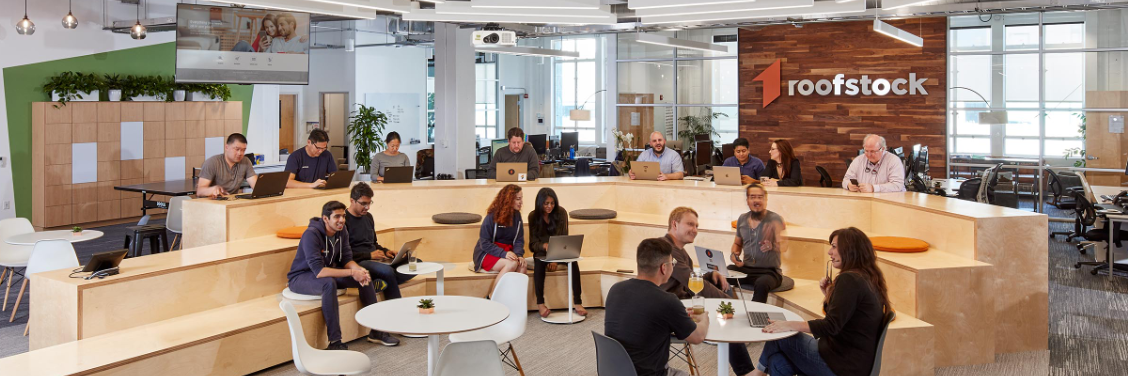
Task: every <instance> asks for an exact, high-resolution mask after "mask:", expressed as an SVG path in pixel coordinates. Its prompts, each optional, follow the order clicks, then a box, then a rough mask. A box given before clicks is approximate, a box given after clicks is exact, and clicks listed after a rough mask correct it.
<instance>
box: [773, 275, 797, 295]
mask: <svg viewBox="0 0 1128 376" xmlns="http://www.w3.org/2000/svg"><path fill="white" fill-rule="evenodd" d="M793 288H795V280H794V279H791V277H788V276H783V281H782V282H780V283H779V287H776V288H774V289H772V292H784V291H790V290H791V289H793Z"/></svg>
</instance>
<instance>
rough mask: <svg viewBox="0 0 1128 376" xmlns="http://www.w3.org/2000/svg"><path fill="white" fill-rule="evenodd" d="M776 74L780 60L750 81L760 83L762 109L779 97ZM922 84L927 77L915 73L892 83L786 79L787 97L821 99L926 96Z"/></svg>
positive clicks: (837, 77)
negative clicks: (920, 76) (824, 97)
mask: <svg viewBox="0 0 1128 376" xmlns="http://www.w3.org/2000/svg"><path fill="white" fill-rule="evenodd" d="M779 71H780V60H776V61H775V62H774V63H772V65H770V66H768V69H765V70H764V71H763V72H760V74H759V75H758V76H756V78H753V79H752V81H760V82H763V83H764V107H765V108H766V107H768V105H769V104H771V103H772V102H775V100H776V99H777V98H779V96H780V83H781V82H782V80H781V79H780V74H779ZM926 81H928V79H927V78H917V75H916V73H909V77H908V78H896V79H893V80H892V81H890V80H889V79H885V78H878V79H870V77H869V75H865V74H863V75H862V77H861V78H846V75H845V74H841V73H839V74H837V75H835V76H834V78H833V79H829V80H828V79H822V80H818V81H811V80H789V81H787V96H795V93H796V92H798V93H799V95H802V96H804V97H806V96H810V95H812V94H818V95H821V96H827V95H835V96H839V95H843V94H845V95H849V96H858V95H859V94H860V95H863V96H873V95H877V96H886V95H889V94H890V93H892V94H893V95H898V96H899V95H928V90H925V89H924V83H925V82H926ZM906 87H907V88H906Z"/></svg>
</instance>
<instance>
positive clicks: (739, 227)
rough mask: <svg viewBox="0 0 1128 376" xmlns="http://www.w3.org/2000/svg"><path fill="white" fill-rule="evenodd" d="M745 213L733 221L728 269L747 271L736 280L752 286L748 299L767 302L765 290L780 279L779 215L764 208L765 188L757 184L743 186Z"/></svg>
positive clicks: (781, 227)
mask: <svg viewBox="0 0 1128 376" xmlns="http://www.w3.org/2000/svg"><path fill="white" fill-rule="evenodd" d="M744 194H745V199H746V201H747V202H748V212H747V213H744V214H741V215H740V218H738V219H737V220H736V239H735V240H733V243H732V253H730V255H731V258H732V263H733V265H731V266H729V269H732V270H736V271H739V272H741V273H744V274H747V275H748V276H747V277H744V279H741V280H740V283H741V286H743V287H744V288H748V287H752V288H753V291H754V293H753V294H752V300H753V301H757V302H760V303H767V302H768V293H769V292H771V291H772V290H773V289H775V288H777V287H779V285H780V284H781V283H782V282H783V271H782V270H780V254H781V253H783V252H785V251H786V250H787V240H786V238H785V237H784V234H783V231H784V230H785V229H786V226H787V225H786V224H784V221H783V217H780V216H779V214H776V213H775V212H773V211H771V210H768V191H767V190H766V189H764V186H762V185H760V184H755V183H753V184H749V185H748V186H747V187H745V188H744ZM741 255H743V256H744V257H741Z"/></svg>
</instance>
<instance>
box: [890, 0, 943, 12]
mask: <svg viewBox="0 0 1128 376" xmlns="http://www.w3.org/2000/svg"><path fill="white" fill-rule="evenodd" d="M931 1H934V0H881V9H883V10H893V9H898V8H904V7H911V6H913V5H921V4H924V3H927V2H931Z"/></svg>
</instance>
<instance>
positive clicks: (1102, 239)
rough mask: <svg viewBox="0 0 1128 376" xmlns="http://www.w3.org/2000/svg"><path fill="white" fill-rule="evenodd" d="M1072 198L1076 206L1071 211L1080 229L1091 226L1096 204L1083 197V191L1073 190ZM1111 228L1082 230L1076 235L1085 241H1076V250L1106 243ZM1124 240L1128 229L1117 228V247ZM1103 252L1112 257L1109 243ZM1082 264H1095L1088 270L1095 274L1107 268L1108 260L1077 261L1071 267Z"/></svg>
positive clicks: (1082, 251)
mask: <svg viewBox="0 0 1128 376" xmlns="http://www.w3.org/2000/svg"><path fill="white" fill-rule="evenodd" d="M1073 199H1074V200H1075V201H1076V206H1075V207H1074V209H1073V211H1074V212H1075V213H1076V214H1077V220H1078V223H1079V224H1080V226H1081V230H1084V229H1085V228H1087V227H1089V226H1093V225H1094V224H1095V223H1096V222H1097V209H1096V206H1094V205H1093V204H1092V203H1090V202H1089V199H1087V198H1085V193H1084V192H1074V193H1073ZM1111 230H1112V229H1110V228H1107V227H1106V228H1102V229H1091V230H1088V231H1084V232H1083V233H1081V235H1080V236H1078V237H1080V238H1084V239H1085V240H1086V241H1085V242H1080V243H1078V244H1077V250H1078V251H1080V252H1081V253H1085V248H1088V247H1091V246H1093V245H1095V244H1096V243H1105V244H1108V242H1109V238H1110V234H1111V233H1112V231H1111ZM1124 240H1128V231H1124V230H1118V232H1117V233H1116V244H1115V245H1116V246H1117V247H1120V246H1121V244H1122V242H1123V241H1124ZM1105 252H1106V255H1107V256H1106V257H1112V251H1111V245H1110V246H1106V247H1105ZM1095 254H1096V253H1094V255H1095ZM1106 260H1107V258H1106ZM1082 266H1095V268H1093V269H1092V270H1090V271H1089V272H1090V273H1092V274H1094V275H1096V274H1097V272H1098V271H1100V270H1102V269H1108V262H1105V261H1087V262H1078V263H1076V264H1074V265H1073V267H1074V268H1076V269H1081V267H1082Z"/></svg>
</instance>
